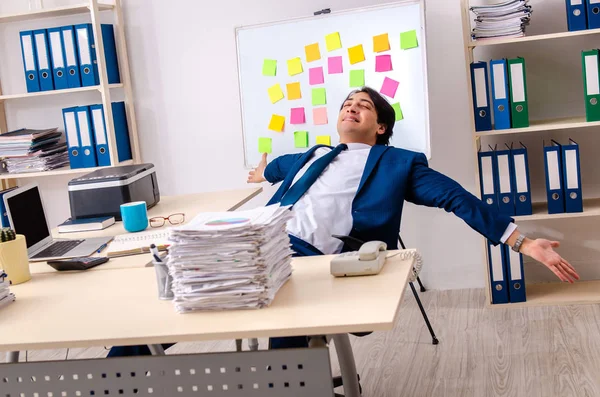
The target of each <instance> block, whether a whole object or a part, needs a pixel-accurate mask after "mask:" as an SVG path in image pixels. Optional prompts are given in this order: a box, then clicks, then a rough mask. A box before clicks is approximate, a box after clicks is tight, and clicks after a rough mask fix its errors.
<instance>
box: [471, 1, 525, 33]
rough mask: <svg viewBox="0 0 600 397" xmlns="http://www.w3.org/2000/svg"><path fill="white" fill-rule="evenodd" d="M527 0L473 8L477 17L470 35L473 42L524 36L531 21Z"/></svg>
mask: <svg viewBox="0 0 600 397" xmlns="http://www.w3.org/2000/svg"><path fill="white" fill-rule="evenodd" d="M528 2H529V0H507V1H504V2H502V3H498V4H494V5H489V6H473V7H471V11H473V12H474V13H475V15H476V16H477V17H476V18H475V28H474V29H473V33H472V34H471V36H472V38H473V39H474V40H478V39H488V38H497V37H522V36H525V27H526V26H527V25H528V24H529V21H530V19H531V6H530V5H528Z"/></svg>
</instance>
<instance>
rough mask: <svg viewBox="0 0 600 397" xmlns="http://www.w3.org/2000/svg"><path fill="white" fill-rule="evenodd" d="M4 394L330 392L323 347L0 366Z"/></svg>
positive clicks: (304, 396)
mask: <svg viewBox="0 0 600 397" xmlns="http://www.w3.org/2000/svg"><path fill="white" fill-rule="evenodd" d="M0 390H1V391H2V397H34V396H37V397H47V396H51V397H63V396H65V397H71V396H86V397H87V396H132V397H133V396H135V397H140V396H152V397H172V396H178V397H179V396H181V397H187V396H211V395H215V396H236V397H241V396H244V397H247V396H257V397H258V396H261V397H271V396H272V397H275V396H278V397H279V396H293V397H321V396H323V397H325V396H326V397H333V395H334V393H333V382H332V377H331V366H330V362H329V351H328V349H327V348H312V349H282V350H270V351H252V352H228V353H209V354H188V355H169V356H141V357H123V358H109V359H94V360H69V361H45V362H29V363H15V364H1V365H0Z"/></svg>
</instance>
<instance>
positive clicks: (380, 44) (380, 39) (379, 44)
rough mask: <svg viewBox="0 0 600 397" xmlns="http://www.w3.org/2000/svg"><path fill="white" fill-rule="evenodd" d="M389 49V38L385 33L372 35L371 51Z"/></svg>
mask: <svg viewBox="0 0 600 397" xmlns="http://www.w3.org/2000/svg"><path fill="white" fill-rule="evenodd" d="M389 49H390V40H389V38H388V34H387V33H384V34H380V35H377V36H373V51H374V52H382V51H388V50H389Z"/></svg>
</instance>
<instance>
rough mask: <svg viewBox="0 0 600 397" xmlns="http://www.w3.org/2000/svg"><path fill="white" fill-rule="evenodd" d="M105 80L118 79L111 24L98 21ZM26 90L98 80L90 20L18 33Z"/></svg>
mask: <svg viewBox="0 0 600 397" xmlns="http://www.w3.org/2000/svg"><path fill="white" fill-rule="evenodd" d="M101 34H102V42H103V43H104V57H105V59H106V71H107V75H108V83H109V84H118V83H120V82H121V77H120V75H119V65H118V61H117V48H116V43H115V34H114V29H113V25H109V24H103V25H101ZM20 36H21V51H22V56H23V66H24V70H25V81H26V85H27V92H38V91H51V90H55V89H56V90H61V89H66V88H77V87H87V86H95V85H98V84H100V76H99V73H98V61H97V54H96V46H95V42H94V34H93V30H92V24H90V23H85V24H81V25H74V26H63V27H57V28H50V29H40V30H28V31H23V32H21V33H20Z"/></svg>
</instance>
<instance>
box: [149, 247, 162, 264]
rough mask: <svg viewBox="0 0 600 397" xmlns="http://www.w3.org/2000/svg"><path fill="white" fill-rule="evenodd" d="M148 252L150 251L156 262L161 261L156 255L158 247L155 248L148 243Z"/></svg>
mask: <svg viewBox="0 0 600 397" xmlns="http://www.w3.org/2000/svg"><path fill="white" fill-rule="evenodd" d="M150 252H152V256H154V260H156V262H158V263H161V262H162V260H161V259H160V257H159V256H158V249H156V245H154V244H150Z"/></svg>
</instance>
